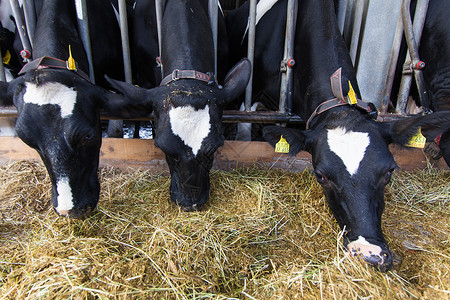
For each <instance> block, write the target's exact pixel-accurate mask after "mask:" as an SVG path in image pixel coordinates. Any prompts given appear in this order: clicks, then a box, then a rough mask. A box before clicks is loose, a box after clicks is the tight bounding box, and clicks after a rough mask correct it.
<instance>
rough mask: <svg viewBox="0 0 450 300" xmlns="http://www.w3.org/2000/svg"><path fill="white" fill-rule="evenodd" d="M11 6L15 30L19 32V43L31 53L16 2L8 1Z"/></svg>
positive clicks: (14, 0) (15, 0)
mask: <svg viewBox="0 0 450 300" xmlns="http://www.w3.org/2000/svg"><path fill="white" fill-rule="evenodd" d="M9 2H10V4H11V9H12V11H13V15H14V19H15V21H16V28H17V31H18V32H19V37H20V41H21V42H22V47H23V49H24V50H27V51H29V52H30V53H31V49H32V48H31V44H30V40H29V39H28V35H27V31H26V29H25V24H24V23H23V19H22V15H21V13H20V7H19V3H18V2H17V0H9Z"/></svg>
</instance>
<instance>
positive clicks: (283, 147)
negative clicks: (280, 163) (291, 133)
mask: <svg viewBox="0 0 450 300" xmlns="http://www.w3.org/2000/svg"><path fill="white" fill-rule="evenodd" d="M275 152H277V153H289V143H288V142H287V141H286V139H285V138H283V136H281V137H280V140H279V141H278V143H276V145H275Z"/></svg>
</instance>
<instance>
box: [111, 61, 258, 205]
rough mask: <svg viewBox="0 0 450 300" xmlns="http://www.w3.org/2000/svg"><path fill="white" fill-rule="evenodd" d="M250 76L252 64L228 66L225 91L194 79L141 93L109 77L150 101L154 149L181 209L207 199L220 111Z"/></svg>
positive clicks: (127, 93) (123, 89)
mask: <svg viewBox="0 0 450 300" xmlns="http://www.w3.org/2000/svg"><path fill="white" fill-rule="evenodd" d="M249 76H250V62H249V61H248V60H246V59H245V60H242V61H241V62H239V63H238V64H237V65H236V66H235V67H234V68H232V69H231V70H230V71H229V72H228V74H227V76H226V78H225V83H224V86H223V88H222V89H221V88H219V87H218V86H217V85H215V84H212V85H211V84H208V83H206V82H200V81H197V80H193V79H180V80H178V81H175V82H173V83H170V84H169V85H166V86H160V87H156V88H153V89H149V90H146V89H142V88H138V87H135V86H133V85H130V84H126V83H123V82H120V81H116V80H112V79H108V80H109V81H110V83H111V84H112V86H113V87H114V88H116V89H117V90H119V91H120V92H122V93H123V94H124V95H125V96H127V97H128V98H130V99H136V101H145V102H149V103H151V105H152V107H153V110H154V117H155V119H154V124H155V133H156V137H155V145H156V146H157V147H159V148H160V149H161V150H162V151H163V152H164V154H165V155H166V161H167V164H168V166H169V169H170V174H171V177H172V178H171V185H170V196H171V199H172V201H173V202H174V203H176V204H177V205H179V206H181V208H182V209H183V210H185V211H191V210H198V209H200V208H201V207H202V205H203V204H205V202H206V200H207V199H208V196H209V172H210V170H211V167H212V163H213V159H214V153H215V151H216V150H217V148H218V147H220V146H221V145H222V144H223V141H224V137H223V128H222V112H223V107H224V105H226V104H227V103H228V102H229V101H231V100H233V99H235V98H236V97H237V96H238V95H239V94H240V93H242V92H243V90H244V89H245V86H246V85H247V82H248V80H249Z"/></svg>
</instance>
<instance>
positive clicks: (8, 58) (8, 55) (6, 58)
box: [3, 50, 11, 65]
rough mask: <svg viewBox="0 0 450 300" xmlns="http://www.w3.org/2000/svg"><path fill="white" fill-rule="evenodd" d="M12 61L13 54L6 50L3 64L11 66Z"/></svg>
mask: <svg viewBox="0 0 450 300" xmlns="http://www.w3.org/2000/svg"><path fill="white" fill-rule="evenodd" d="M10 60H11V53H9V51H8V50H6V53H5V55H4V56H3V62H4V63H5V65H7V64H9V62H10Z"/></svg>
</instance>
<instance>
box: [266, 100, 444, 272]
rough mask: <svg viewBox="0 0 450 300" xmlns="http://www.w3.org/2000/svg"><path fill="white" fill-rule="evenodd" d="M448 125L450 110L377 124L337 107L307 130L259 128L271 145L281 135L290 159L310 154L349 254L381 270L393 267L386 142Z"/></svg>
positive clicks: (390, 159) (427, 134)
mask: <svg viewBox="0 0 450 300" xmlns="http://www.w3.org/2000/svg"><path fill="white" fill-rule="evenodd" d="M349 120H350V121H349ZM449 121H450V112H447V113H435V114H432V115H426V116H419V117H411V118H406V119H402V120H398V121H394V122H390V123H378V122H375V121H372V120H369V119H367V117H366V116H365V115H363V114H362V113H361V112H360V111H357V110H356V109H351V108H348V107H344V108H342V107H341V108H335V109H334V110H333V112H329V113H324V114H323V115H321V116H320V117H318V120H317V121H316V122H315V125H313V128H312V129H310V130H304V131H302V130H295V129H291V128H282V127H277V126H270V127H266V128H264V137H265V139H266V140H267V141H268V142H269V143H270V144H272V145H276V143H277V142H279V140H280V137H281V135H282V136H283V138H285V139H286V141H287V142H288V143H289V145H290V150H289V153H290V154H291V155H295V154H297V153H298V152H300V151H302V150H306V151H308V152H309V153H311V155H312V162H313V167H314V174H315V175H316V177H317V181H318V182H319V183H320V184H321V185H322V188H323V191H324V194H325V197H326V199H327V202H328V204H329V206H330V208H331V211H332V212H333V214H334V216H335V218H336V220H337V221H338V223H339V225H340V227H341V228H345V230H346V239H345V246H346V247H347V249H348V251H349V253H350V254H353V255H355V256H360V257H362V258H363V259H364V260H366V261H367V262H368V263H369V264H371V265H374V266H377V267H378V268H379V269H380V270H382V271H385V270H388V269H389V268H390V267H391V266H392V256H391V254H390V251H389V248H388V245H387V242H386V240H385V238H384V236H383V232H382V229H381V215H382V213H383V209H384V188H385V186H386V184H387V183H388V182H389V181H390V179H391V175H392V172H393V171H394V170H395V169H396V168H397V165H396V163H395V161H394V158H393V156H392V154H391V152H390V151H389V148H388V144H390V143H398V144H402V145H404V144H406V143H407V142H408V141H409V140H410V139H411V138H412V136H414V135H415V134H416V133H417V131H418V130H419V128H421V131H422V134H423V135H424V136H425V137H426V138H427V139H429V140H432V139H433V138H434V137H436V136H437V135H438V134H439V130H440V128H441V127H442V126H443V124H444V123H446V122H447V123H448V122H449Z"/></svg>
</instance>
